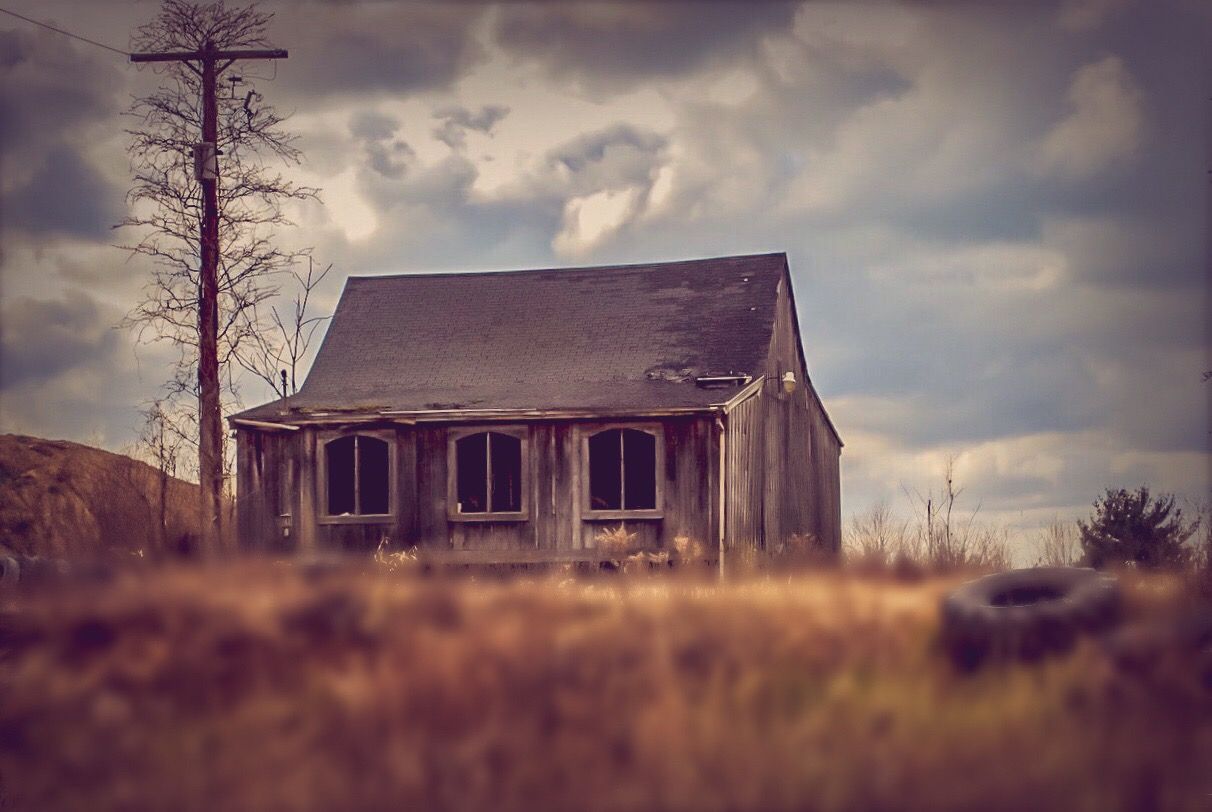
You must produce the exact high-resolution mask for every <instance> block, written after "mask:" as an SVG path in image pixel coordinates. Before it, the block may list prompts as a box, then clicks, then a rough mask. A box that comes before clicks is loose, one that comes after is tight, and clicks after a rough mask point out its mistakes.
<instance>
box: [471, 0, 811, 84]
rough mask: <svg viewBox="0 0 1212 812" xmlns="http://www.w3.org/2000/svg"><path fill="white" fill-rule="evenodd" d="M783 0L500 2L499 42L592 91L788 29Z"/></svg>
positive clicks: (661, 74) (704, 60) (789, 8)
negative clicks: (714, 0)
mask: <svg viewBox="0 0 1212 812" xmlns="http://www.w3.org/2000/svg"><path fill="white" fill-rule="evenodd" d="M795 10H796V6H795V4H793V3H783V2H743V3H736V2H709V3H702V2H652V3H576V4H573V3H568V4H563V3H550V4H547V3H539V4H516V5H514V4H509V5H505V6H502V7H501V8H500V10H499V16H498V18H497V23H496V27H495V31H494V35H495V39H496V42H497V43H498V44H499V45H501V46H502V47H504V48H505V49H506V50H508V51H509V52H511V53H512V54H513V55H515V56H517V57H518V58H520V59H525V60H533V61H535V62H539V63H541V64H542V65H543V67H544V68H545V69H546V71H547V72H548V74H549V75H550V76H551V77H552V78H554V79H556V80H557V81H564V80H569V79H571V80H574V81H576V82H578V83H579V84H581V85H582V86H583V87H585V88H586V89H587V90H589V91H591V92H593V93H608V92H613V91H622V90H629V89H631V88H633V87H635V86H636V85H639V84H642V83H643V82H645V81H650V80H652V79H660V78H669V77H674V76H678V75H682V74H686V73H689V72H691V71H693V70H695V69H697V68H699V67H702V66H703V65H705V64H709V63H711V62H713V61H715V60H717V59H720V58H723V57H726V56H732V55H735V54H737V53H740V52H744V51H745V50H746V49H750V48H752V47H753V45H754V43H755V42H756V41H757V40H758V39H759V38H760V37H761V36H762V35H763V34H764V33H767V32H770V31H777V30H781V29H784V28H786V27H787V26H789V25H790V24H791V22H792V20H793V19H794V17H795Z"/></svg>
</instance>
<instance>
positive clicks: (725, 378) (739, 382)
mask: <svg viewBox="0 0 1212 812" xmlns="http://www.w3.org/2000/svg"><path fill="white" fill-rule="evenodd" d="M752 380H753V376H752V375H738V374H736V373H735V372H731V371H730V372H729V373H728V374H727V375H700V376H699V377H697V378H695V379H694V383H695V386H701V387H702V388H704V389H719V388H724V387H729V386H745V385H746V384H748V383H749V382H750V381H752Z"/></svg>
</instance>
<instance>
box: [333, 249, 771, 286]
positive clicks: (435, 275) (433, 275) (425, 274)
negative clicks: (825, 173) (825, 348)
mask: <svg viewBox="0 0 1212 812" xmlns="http://www.w3.org/2000/svg"><path fill="white" fill-rule="evenodd" d="M770 257H782V258H783V259H784V261H785V260H786V258H787V252H786V251H768V252H765V253H761V254H729V255H727V256H722V257H698V258H695V259H672V260H666V261H662V262H627V263H622V264H618V265H576V266H561V267H555V268H511V269H508V270H497V271H436V272H429V271H418V272H415V273H391V274H366V275H353V274H351V275H349V276H347V277H346V280H347V281H348V282H354V281H357V282H363V281H370V280H377V279H416V278H420V279H439V278H449V277H473V276H513V275H515V274H519V275H520V274H540V273H553V272H555V273H572V272H575V271H620V270H627V269H631V268H662V267H672V266H675V265H694V264H696V263H706V262H724V261H727V260H737V259H767V258H770Z"/></svg>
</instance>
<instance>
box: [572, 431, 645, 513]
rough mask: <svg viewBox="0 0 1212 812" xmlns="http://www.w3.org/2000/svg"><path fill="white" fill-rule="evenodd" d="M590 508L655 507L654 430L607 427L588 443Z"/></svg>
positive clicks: (629, 509) (619, 509)
mask: <svg viewBox="0 0 1212 812" xmlns="http://www.w3.org/2000/svg"><path fill="white" fill-rule="evenodd" d="M587 446H588V449H587V456H588V468H589V510H591V511H639V510H656V509H657V504H658V503H657V484H658V482H659V460H660V453H659V449H658V445H657V436H656V433H655V432H653V431H647V430H641V429H633V428H622V429H606V430H604V431H599V432H597V433H596V434H593V435H590V437H589V440H588V443H587Z"/></svg>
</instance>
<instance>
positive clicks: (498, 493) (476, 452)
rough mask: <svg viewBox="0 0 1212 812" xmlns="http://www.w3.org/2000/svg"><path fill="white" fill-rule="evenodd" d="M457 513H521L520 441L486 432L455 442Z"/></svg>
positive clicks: (496, 433) (505, 435) (493, 432)
mask: <svg viewBox="0 0 1212 812" xmlns="http://www.w3.org/2000/svg"><path fill="white" fill-rule="evenodd" d="M455 469H456V470H455V481H456V489H457V492H456V494H455V496H456V499H457V501H458V512H459V513H520V512H521V510H522V441H521V439H519V438H517V437H514V436H512V435H510V434H501V433H499V432H495V431H486V432H481V433H479V434H472V435H469V436H467V437H461V438H460V439H459V440H457V441H456V442H455Z"/></svg>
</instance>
